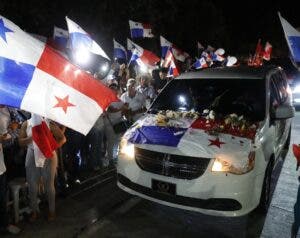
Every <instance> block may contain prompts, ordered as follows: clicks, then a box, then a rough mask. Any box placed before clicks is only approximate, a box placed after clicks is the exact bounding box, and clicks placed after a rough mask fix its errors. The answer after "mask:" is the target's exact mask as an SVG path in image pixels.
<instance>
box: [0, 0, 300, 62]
mask: <svg viewBox="0 0 300 238" xmlns="http://www.w3.org/2000/svg"><path fill="white" fill-rule="evenodd" d="M295 4H296V1H295V0H294V1H286V0H285V1H272V2H269V1H263V0H262V1H257V0H252V1H239V2H237V1H201V0H198V1H197V0H160V1H159V0H152V1H151V0H118V1H117V0H90V1H88V0H86V1H56V0H53V1H43V0H26V1H25V0H1V1H0V14H1V15H2V16H4V17H6V18H8V19H10V20H11V21H13V22H14V23H16V24H17V25H19V26H20V27H21V28H22V29H24V30H26V31H27V32H31V33H36V34H41V35H44V36H47V37H50V36H51V35H52V34H53V26H54V25H56V26H58V27H62V28H65V29H67V27H66V23H65V16H66V15H67V16H68V17H69V18H70V19H72V20H74V21H75V22H77V23H78V24H79V25H80V26H81V27H82V28H83V29H84V30H86V31H87V32H89V33H90V34H91V35H92V37H93V38H94V39H95V40H96V41H97V42H98V43H99V44H100V45H101V46H102V48H103V49H104V51H106V52H107V53H108V54H109V55H111V54H112V47H113V46H112V39H113V37H114V38H115V39H116V40H117V41H119V42H120V43H122V44H124V45H125V42H126V38H127V37H129V36H130V35H129V25H128V20H129V19H131V20H134V21H139V22H148V23H150V24H152V25H153V32H154V34H155V35H156V36H157V37H156V38H155V39H140V40H137V41H136V43H138V44H140V45H142V46H143V47H145V48H147V49H149V50H152V51H154V52H155V53H157V54H158V55H160V49H159V35H163V36H164V37H165V38H167V39H168V40H169V41H171V42H173V43H174V44H176V45H177V46H178V47H180V48H182V49H184V50H185V51H187V52H188V53H189V54H190V55H192V56H195V55H196V42H197V41H199V42H201V43H202V44H203V45H204V46H207V45H208V44H210V45H212V46H214V47H216V48H218V47H223V48H224V49H225V50H226V52H227V53H228V54H231V55H248V54H249V53H253V51H254V49H255V45H256V43H257V40H258V39H259V38H261V39H262V42H263V43H264V42H266V41H269V42H270V43H271V44H272V45H273V52H274V54H283V55H284V54H287V46H286V42H285V39H284V35H283V31H282V28H281V24H280V21H279V18H278V15H277V11H280V12H281V15H282V16H283V17H284V18H285V19H286V20H287V21H288V22H289V23H290V24H292V25H293V26H294V27H300V8H299V7H297V6H296V5H295Z"/></svg>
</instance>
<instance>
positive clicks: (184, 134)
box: [124, 114, 257, 167]
mask: <svg viewBox="0 0 300 238" xmlns="http://www.w3.org/2000/svg"><path fill="white" fill-rule="evenodd" d="M206 122H207V121H206V119H203V118H197V119H191V118H176V119H174V120H169V121H168V123H167V124H166V125H162V124H161V123H158V121H157V116H156V115H153V114H148V115H146V116H145V117H143V118H142V119H140V120H138V121H137V122H136V123H135V124H134V125H133V127H131V128H130V129H129V130H128V131H127V132H126V133H125V135H124V138H125V139H127V140H128V141H129V142H130V143H133V144H135V146H137V147H139V148H143V149H148V150H152V151H159V152H162V153H169V154H177V155H183V156H191V157H199V158H217V157H221V158H225V159H226V160H227V159H228V160H230V161H231V162H232V163H234V164H236V166H237V167H239V166H243V165H244V164H245V163H247V162H248V155H249V153H250V152H251V151H254V150H255V149H256V148H257V146H256V145H255V144H254V143H253V138H254V136H255V131H256V130H254V129H253V130H254V132H253V131H251V133H250V132H249V133H248V134H247V133H244V132H243V133H239V132H238V131H232V133H228V132H226V133H222V132H218V133H217V132H215V131H211V130H210V129H207V128H206V127H205V128H204V127H203V123H205V125H206V124H207V123H206ZM250 136H251V138H250Z"/></svg>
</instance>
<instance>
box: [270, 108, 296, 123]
mask: <svg viewBox="0 0 300 238" xmlns="http://www.w3.org/2000/svg"><path fill="white" fill-rule="evenodd" d="M294 116H295V108H294V107H293V106H291V105H284V104H283V105H279V106H278V107H277V108H276V109H275V113H274V114H273V115H272V116H271V117H272V119H273V120H281V119H288V118H292V117H294Z"/></svg>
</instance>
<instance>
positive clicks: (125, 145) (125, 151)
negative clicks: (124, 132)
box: [119, 138, 135, 159]
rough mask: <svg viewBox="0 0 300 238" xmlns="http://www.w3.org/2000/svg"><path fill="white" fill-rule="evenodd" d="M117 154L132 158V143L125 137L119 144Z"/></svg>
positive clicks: (133, 154)
mask: <svg viewBox="0 0 300 238" xmlns="http://www.w3.org/2000/svg"><path fill="white" fill-rule="evenodd" d="M119 154H120V155H123V156H125V157H126V158H128V159H134V156H135V153H134V144H132V143H130V142H129V141H128V140H127V139H124V138H122V139H121V142H120V144H119Z"/></svg>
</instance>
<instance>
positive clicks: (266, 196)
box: [259, 159, 274, 213]
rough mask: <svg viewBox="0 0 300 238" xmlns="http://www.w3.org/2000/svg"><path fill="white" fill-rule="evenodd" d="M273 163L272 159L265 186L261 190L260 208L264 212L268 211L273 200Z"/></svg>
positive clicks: (266, 174) (267, 170) (266, 173)
mask: <svg viewBox="0 0 300 238" xmlns="http://www.w3.org/2000/svg"><path fill="white" fill-rule="evenodd" d="M273 165H274V162H273V160H272V159H271V160H270V161H269V163H268V166H267V168H266V172H265V178H264V183H263V188H262V190H261V196H260V203H259V210H260V211H261V212H263V213H267V211H268V208H269V205H270V201H271V182H272V171H273Z"/></svg>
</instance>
